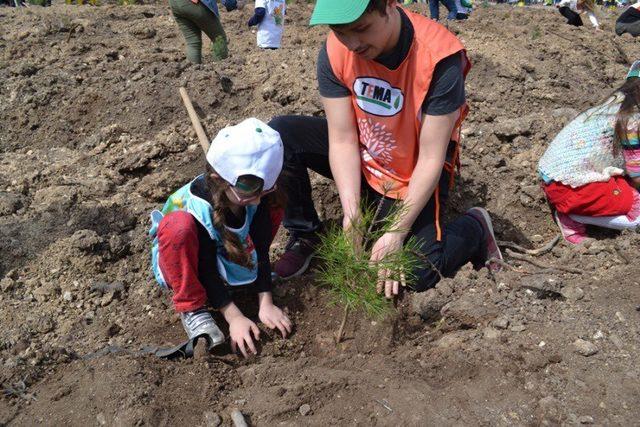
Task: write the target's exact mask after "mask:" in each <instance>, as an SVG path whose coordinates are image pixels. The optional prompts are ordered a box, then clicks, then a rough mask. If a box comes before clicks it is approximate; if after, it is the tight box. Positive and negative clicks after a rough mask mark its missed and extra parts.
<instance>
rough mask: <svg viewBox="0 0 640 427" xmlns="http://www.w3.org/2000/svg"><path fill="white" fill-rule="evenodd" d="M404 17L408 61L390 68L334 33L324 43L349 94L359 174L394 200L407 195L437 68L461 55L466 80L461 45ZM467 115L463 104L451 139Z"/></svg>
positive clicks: (433, 25) (417, 18)
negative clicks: (409, 29)
mask: <svg viewBox="0 0 640 427" xmlns="http://www.w3.org/2000/svg"><path fill="white" fill-rule="evenodd" d="M405 13H406V14H407V16H408V17H409V20H410V21H411V24H412V25H413V28H414V37H413V41H412V44H411V47H410V49H409V53H408V54H407V57H406V58H405V59H404V61H403V62H402V63H401V64H400V66H399V67H398V68H397V69H395V70H390V69H388V68H386V67H385V66H384V65H382V64H379V63H377V62H375V61H372V60H368V59H365V58H362V57H361V56H359V55H357V54H355V53H353V52H350V51H349V50H348V49H347V47H346V46H344V45H343V44H342V43H340V41H339V40H338V39H337V38H336V36H335V35H334V34H333V33H330V34H329V37H328V39H327V54H328V56H329V62H330V63H331V68H332V70H333V72H334V74H335V75H336V77H337V78H338V79H339V80H340V81H341V82H342V84H343V85H344V86H346V87H347V88H349V89H350V90H351V100H352V103H353V109H354V111H355V115H356V120H357V125H358V137H359V140H360V153H361V160H362V172H363V174H364V176H365V179H366V180H367V182H368V183H369V185H370V186H371V187H372V188H373V189H374V190H376V191H377V192H379V193H380V194H386V195H387V196H388V197H391V198H395V199H404V197H405V196H406V193H407V190H408V187H409V179H410V178H411V175H412V173H413V169H414V167H415V165H416V162H417V160H418V152H419V148H420V141H419V139H420V128H421V125H422V108H421V107H422V103H423V101H424V99H425V97H426V95H427V91H428V90H429V85H430V84H431V79H432V77H433V71H434V69H435V66H436V64H437V63H438V62H439V61H440V60H442V59H444V58H446V57H447V56H450V55H453V54H454V53H456V52H462V54H463V56H464V61H463V62H464V74H465V76H466V74H467V73H468V71H469V69H470V68H471V64H470V63H469V61H468V59H467V56H466V52H465V50H464V46H463V45H462V43H460V41H459V40H458V39H457V38H456V36H454V35H453V34H452V33H451V32H450V31H449V30H447V29H446V28H444V27H443V26H442V25H440V24H438V23H437V22H435V21H432V20H431V19H428V18H426V17H424V16H422V15H418V14H415V13H412V12H409V11H405ZM467 111H468V108H467V105H466V104H465V105H463V106H462V107H461V108H460V117H459V119H458V122H457V123H456V126H455V128H454V131H453V133H452V136H451V139H452V140H455V141H457V140H458V135H459V128H460V124H461V123H462V120H463V119H464V117H465V116H466V113H467ZM449 167H451V171H452V170H453V167H452V165H449Z"/></svg>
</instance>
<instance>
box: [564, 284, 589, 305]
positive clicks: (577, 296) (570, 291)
mask: <svg viewBox="0 0 640 427" xmlns="http://www.w3.org/2000/svg"><path fill="white" fill-rule="evenodd" d="M560 294H561V295H562V296H563V297H565V298H566V299H568V300H569V301H579V300H581V299H582V298H583V297H584V291H583V290H582V289H580V288H579V287H577V286H567V287H564V288H562V290H561V291H560Z"/></svg>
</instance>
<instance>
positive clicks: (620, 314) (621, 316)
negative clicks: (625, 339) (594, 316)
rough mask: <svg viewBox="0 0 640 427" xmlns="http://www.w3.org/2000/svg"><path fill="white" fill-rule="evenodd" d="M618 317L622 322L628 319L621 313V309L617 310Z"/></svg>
mask: <svg viewBox="0 0 640 427" xmlns="http://www.w3.org/2000/svg"><path fill="white" fill-rule="evenodd" d="M616 319H618V320H619V321H620V322H624V321H625V320H626V319H625V318H624V316H623V315H622V313H620V312H619V311H616Z"/></svg>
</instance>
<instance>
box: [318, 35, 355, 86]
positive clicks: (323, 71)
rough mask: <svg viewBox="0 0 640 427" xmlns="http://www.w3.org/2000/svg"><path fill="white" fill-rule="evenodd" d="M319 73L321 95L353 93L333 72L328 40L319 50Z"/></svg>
mask: <svg viewBox="0 0 640 427" xmlns="http://www.w3.org/2000/svg"><path fill="white" fill-rule="evenodd" d="M316 71H317V74H318V89H319V91H320V95H322V96H324V97H325V98H344V97H347V96H350V95H351V90H349V88H348V87H346V86H345V85H343V84H342V82H341V81H340V80H338V78H337V77H336V75H335V74H334V73H333V69H332V68H331V63H330V62H329V54H328V53H327V42H326V41H325V42H324V44H323V45H322V48H320V52H318V65H317V66H316Z"/></svg>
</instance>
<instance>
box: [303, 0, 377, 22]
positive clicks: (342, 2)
mask: <svg viewBox="0 0 640 427" xmlns="http://www.w3.org/2000/svg"><path fill="white" fill-rule="evenodd" d="M368 5H369V0H317V2H316V7H314V8H313V14H312V15H311V20H310V21H309V25H340V24H350V23H351V22H354V21H356V20H357V19H358V18H360V17H361V16H362V14H363V13H364V11H365V10H366V8H367V6H368Z"/></svg>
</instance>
